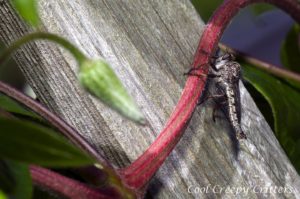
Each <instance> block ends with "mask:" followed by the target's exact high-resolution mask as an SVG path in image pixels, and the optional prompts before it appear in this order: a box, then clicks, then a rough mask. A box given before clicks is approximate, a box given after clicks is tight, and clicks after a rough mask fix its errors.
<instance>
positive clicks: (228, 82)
mask: <svg viewBox="0 0 300 199" xmlns="http://www.w3.org/2000/svg"><path fill="white" fill-rule="evenodd" d="M214 59H215V60H214V62H213V63H212V64H211V67H210V71H209V74H208V75H207V77H208V78H213V79H215V80H216V81H215V82H216V83H215V84H216V87H217V92H218V95H214V96H210V97H207V98H206V99H208V98H215V99H218V101H219V103H220V104H221V105H225V106H226V114H227V118H228V120H229V122H230V125H231V127H232V129H233V130H234V133H235V135H236V137H237V139H246V135H245V133H244V132H243V130H242V128H241V105H240V90H239V80H240V79H241V65H240V64H239V63H238V62H236V61H234V59H235V58H234V56H233V55H232V54H230V53H224V54H223V55H221V56H218V57H216V58H214ZM192 70H193V69H192ZM192 70H190V71H189V72H188V73H187V74H188V75H194V74H192V73H191V72H192ZM202 102H203V101H202ZM202 102H200V103H202ZM214 112H215V109H214V111H213V119H214Z"/></svg>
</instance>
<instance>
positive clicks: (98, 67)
mask: <svg viewBox="0 0 300 199" xmlns="http://www.w3.org/2000/svg"><path fill="white" fill-rule="evenodd" d="M79 80H80V82H81V84H82V85H83V86H84V87H85V88H86V89H87V90H88V91H89V92H90V93H91V94H92V95H94V96H96V97H97V98H98V99H100V100H101V101H102V102H103V103H105V104H106V105H108V106H109V107H111V108H113V109H114V110H116V111H118V112H119V113H120V114H121V115H123V116H125V117H127V118H129V119H131V120H133V121H135V122H138V123H140V124H144V123H145V119H144V117H143V115H142V113H141V112H140V110H139V109H138V107H137V106H136V104H135V103H134V101H133V99H132V98H131V97H130V96H129V94H128V93H127V91H126V90H125V88H124V86H123V85H122V83H121V81H120V80H119V78H118V77H117V75H116V74H115V73H114V71H113V70H112V69H111V67H110V66H109V64H108V63H106V62H105V61H104V60H101V59H99V60H86V61H84V62H83V63H82V64H81V65H80V71H79Z"/></svg>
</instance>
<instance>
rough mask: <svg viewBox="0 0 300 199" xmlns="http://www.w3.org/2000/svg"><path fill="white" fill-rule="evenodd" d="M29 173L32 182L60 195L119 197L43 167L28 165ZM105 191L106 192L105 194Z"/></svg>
mask: <svg viewBox="0 0 300 199" xmlns="http://www.w3.org/2000/svg"><path fill="white" fill-rule="evenodd" d="M30 173H31V177H32V180H33V182H34V183H35V184H36V185H38V186H41V187H43V188H44V189H48V190H50V191H53V192H56V193H59V194H60V195H62V196H64V197H67V198H72V199H85V198H86V199H88V198H93V199H115V198H121V197H120V195H118V194H117V193H116V192H112V191H104V190H102V192H100V190H97V189H95V188H92V187H89V186H87V185H85V184H83V183H80V182H78V181H76V180H73V179H70V178H67V177H64V176H62V175H60V174H58V173H55V172H53V171H51V170H48V169H44V168H42V167H38V166H33V165H31V166H30ZM105 193H107V194H105Z"/></svg>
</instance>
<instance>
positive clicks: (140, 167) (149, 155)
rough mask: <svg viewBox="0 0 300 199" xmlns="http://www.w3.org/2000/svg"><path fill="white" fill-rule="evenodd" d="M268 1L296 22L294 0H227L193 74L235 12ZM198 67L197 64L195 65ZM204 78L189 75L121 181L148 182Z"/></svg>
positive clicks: (298, 11)
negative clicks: (174, 103)
mask: <svg viewBox="0 0 300 199" xmlns="http://www.w3.org/2000/svg"><path fill="white" fill-rule="evenodd" d="M263 2H265V3H270V4H274V5H275V6H277V7H279V8H281V9H283V10H285V11H286V12H287V13H289V14H290V15H291V16H292V17H294V19H295V20H297V21H298V22H300V4H299V2H297V1H296V0H227V1H225V2H224V3H223V5H221V6H220V7H219V8H218V9H217V10H216V12H215V13H214V15H213V16H212V17H211V19H210V21H209V22H208V24H207V26H206V29H205V31H204V32H203V34H202V36H201V39H200V42H199V45H198V49H197V51H196V54H195V57H194V63H193V67H194V68H198V70H195V71H194V72H195V73H196V74H199V75H201V74H203V75H206V74H207V73H208V69H209V62H210V57H211V56H212V55H213V54H214V52H215V50H216V48H217V44H218V42H219V39H220V38H221V35H222V33H223V31H224V29H225V28H226V26H227V25H228V23H229V22H230V21H231V19H232V18H233V17H234V16H235V15H236V14H237V13H238V11H239V10H240V9H241V8H243V7H245V6H247V5H249V4H252V3H263ZM199 66H201V67H199ZM205 80H206V78H202V79H200V78H198V77H195V76H189V77H188V79H187V82H186V85H185V88H184V90H183V92H182V95H181V98H180V100H179V102H178V104H177V106H176V107H175V110H174V111H173V113H172V115H171V116H170V119H169V120H168V122H167V124H166V126H165V128H164V129H163V131H162V132H161V133H160V135H159V136H158V137H157V139H156V140H155V141H154V142H153V143H152V144H151V146H150V147H149V148H148V149H147V150H146V151H145V152H144V153H143V154H142V155H141V156H140V157H139V158H138V159H137V160H135V161H134V162H133V163H132V164H131V165H129V166H128V167H126V168H123V169H121V170H120V174H121V175H122V178H123V181H124V182H125V183H126V184H127V185H128V186H130V187H132V188H134V189H140V188H142V187H143V186H145V185H146V184H147V182H149V180H150V179H151V178H152V176H153V175H154V174H155V172H156V171H157V170H158V168H159V167H160V166H161V165H162V164H163V162H164V160H165V159H166V158H167V157H168V155H169V153H170V152H171V151H172V149H173V148H174V147H175V145H176V144H177V142H178V141H179V140H180V138H181V136H182V135H183V132H184V130H185V127H186V125H187V123H188V121H189V119H190V118H191V116H192V113H193V111H194V109H195V107H196V104H197V101H198V99H199V97H200V96H201V94H202V91H203V88H204V85H205Z"/></svg>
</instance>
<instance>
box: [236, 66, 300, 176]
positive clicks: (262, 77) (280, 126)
mask: <svg viewBox="0 0 300 199" xmlns="http://www.w3.org/2000/svg"><path fill="white" fill-rule="evenodd" d="M241 64H242V66H243V75H244V78H245V79H246V80H247V81H249V82H250V83H251V84H252V85H253V86H254V87H255V88H256V89H257V90H258V91H259V92H260V93H261V94H262V95H263V96H264V97H265V98H266V100H267V101H268V103H269V104H270V106H271V108H272V112H273V116H274V125H275V133H276V136H277V139H278V140H279V142H280V144H281V145H282V147H283V148H284V150H285V151H286V153H287V155H288V156H289V158H290V160H291V161H292V162H293V164H294V166H295V167H296V169H297V170H298V172H299V171H300V159H299V157H300V134H299V129H300V123H299V121H300V103H299V102H300V93H299V92H298V91H297V90H295V89H294V88H293V87H291V86H290V85H289V84H288V83H285V82H284V81H282V80H280V79H277V78H275V77H273V76H271V75H270V74H268V73H265V72H263V71H261V70H259V69H257V68H255V67H251V66H249V65H247V64H246V63H241Z"/></svg>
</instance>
